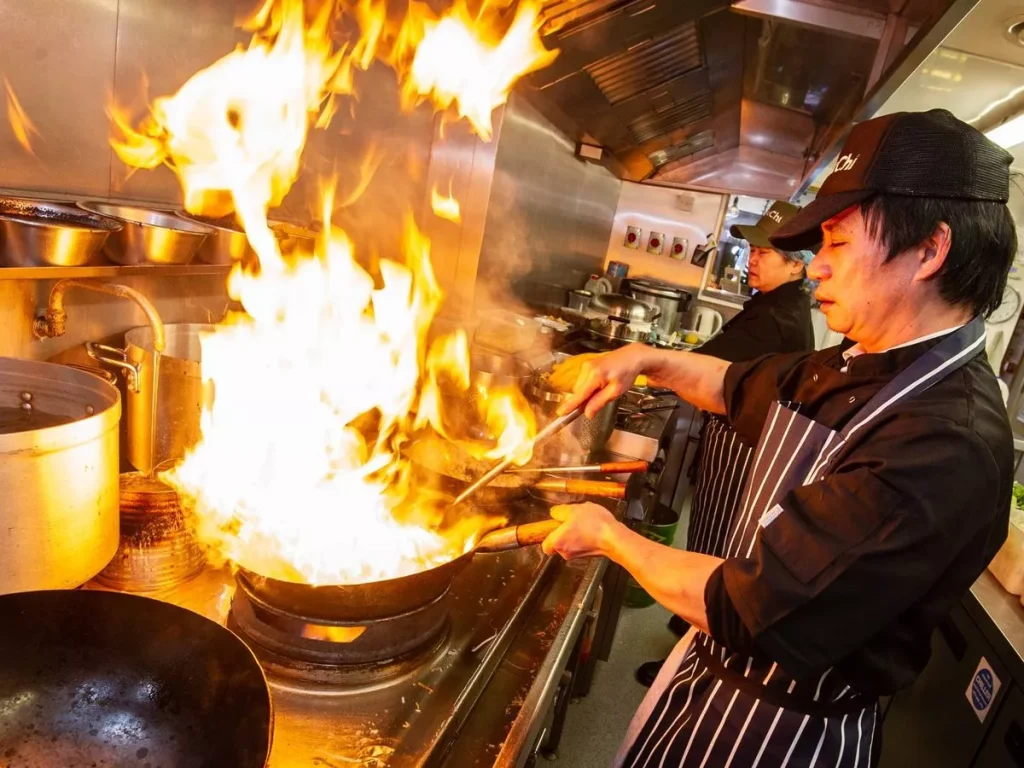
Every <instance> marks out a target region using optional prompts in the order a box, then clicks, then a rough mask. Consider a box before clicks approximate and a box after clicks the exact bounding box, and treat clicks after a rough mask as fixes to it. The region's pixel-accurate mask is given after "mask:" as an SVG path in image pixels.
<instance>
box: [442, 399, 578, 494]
mask: <svg viewBox="0 0 1024 768" xmlns="http://www.w3.org/2000/svg"><path fill="white" fill-rule="evenodd" d="M582 414H583V407H582V406H581V407H579V408H576V409H575V410H572V411H570V412H569V413H567V414H565V415H564V416H559V417H558V418H557V419H555V420H554V421H552V422H551V423H550V424H548V425H547V426H546V427H544V428H543V429H542V430H540V432H538V433H537V435H536V436H535V437H534V438H533V440H532V445H533V446H534V447H536V446H538V445H540V444H541V443H543V442H544V441H545V440H547V439H548V438H549V437H551V436H552V435H554V434H557V433H558V432H559V431H561V429H562V428H563V427H567V426H568V425H569V424H572V423H573V422H574V421H575V420H576V419H578V418H579V417H580V416H581V415H582ZM512 464H513V457H511V456H510V457H508V458H507V459H502V460H501V461H499V462H498V463H497V464H495V465H494V466H493V467H491V468H490V469H489V470H488V471H487V472H485V473H484V474H483V475H482V476H481V477H480V478H479V479H478V480H477V481H476V482H474V483H472V484H470V486H469V487H468V488H466V490H464V491H463V492H462V493H460V494H459V495H458V496H456V497H455V501H453V502H452V506H453V507H454V506H457V505H459V504H461V503H462V502H464V501H465V500H466V499H468V498H470V497H471V496H473V494H475V493H476V492H477V491H479V490H480V489H481V488H483V487H484V486H486V485H488V484H489V483H490V482H491V481H492V480H494V479H495V478H496V477H497V476H498V475H500V474H501V473H502V472H504V471H505V470H506V469H508V468H509V467H511V466H512Z"/></svg>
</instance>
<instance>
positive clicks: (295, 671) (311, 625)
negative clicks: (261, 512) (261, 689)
mask: <svg viewBox="0 0 1024 768" xmlns="http://www.w3.org/2000/svg"><path fill="white" fill-rule="evenodd" d="M235 582H236V585H237V589H236V590H235V594H234V597H233V598H232V601H231V613H230V615H229V617H228V627H229V628H230V629H232V630H234V631H235V632H236V633H238V635H239V636H240V637H242V639H243V640H246V641H247V642H248V644H249V646H250V647H251V648H252V650H253V652H254V653H255V654H256V656H257V658H258V659H259V660H260V662H261V664H263V666H264V669H265V670H267V671H268V672H269V673H271V674H272V675H275V676H277V677H281V678H285V679H290V680H301V681H308V682H316V683H329V684H334V685H345V686H364V685H368V684H371V683H379V682H381V681H385V680H393V679H397V678H400V677H403V676H405V675H406V674H407V673H409V672H411V671H414V670H416V669H418V668H419V667H421V666H422V665H424V664H425V663H426V662H427V661H429V660H430V659H432V658H434V657H435V655H436V654H437V653H438V651H439V650H440V648H441V647H442V646H443V645H444V644H445V643H446V641H447V637H448V633H449V621H448V595H447V591H446V592H445V593H443V594H441V595H440V596H438V597H435V598H434V599H432V600H431V601H430V602H428V603H426V604H424V605H422V606H419V607H417V608H414V609H412V610H409V611H405V612H403V613H398V614H394V615H369V616H367V617H366V618H362V619H358V620H357V619H353V618H352V617H347V616H344V613H345V612H344V611H340V612H339V611H338V610H336V609H337V606H331V605H329V603H326V602H325V604H324V610H322V611H317V614H318V615H315V616H314V615H310V613H309V608H310V606H311V604H315V603H316V602H318V601H317V600H313V599H307V600H305V601H303V602H302V609H301V610H302V611H303V612H296V609H295V603H290V604H289V605H282V604H281V603H282V602H283V601H282V600H280V599H279V598H280V597H281V596H282V595H281V590H277V589H275V588H274V585H279V584H281V582H274V581H273V580H270V579H262V578H261V577H259V576H255V575H253V574H248V573H246V572H245V571H239V572H238V574H236V577H235ZM268 585H269V586H268ZM288 586H289V589H288V590H287V591H286V592H285V594H288V593H294V592H295V590H296V589H301V588H302V587H305V590H302V591H308V595H309V596H314V595H317V590H323V589H328V590H329V589H330V587H328V588H319V587H314V586H311V585H295V584H289V585H288ZM339 615H340V616H343V617H339Z"/></svg>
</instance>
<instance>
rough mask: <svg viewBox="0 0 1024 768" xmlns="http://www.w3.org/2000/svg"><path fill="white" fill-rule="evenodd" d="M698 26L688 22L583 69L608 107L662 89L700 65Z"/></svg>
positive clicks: (701, 63) (701, 61) (701, 58)
mask: <svg viewBox="0 0 1024 768" xmlns="http://www.w3.org/2000/svg"><path fill="white" fill-rule="evenodd" d="M703 63H704V62H703V56H702V54H701V50H700V39H699V38H698V35H697V25H696V23H694V22H687V23H686V24H682V25H681V26H679V27H676V28H675V29H673V30H672V31H671V32H669V33H668V34H666V35H662V36H661V37H656V38H654V39H652V40H648V41H646V42H643V43H640V44H638V45H636V46H634V47H633V48H631V49H630V50H628V51H626V52H625V53H619V54H616V55H615V56H609V57H608V58H606V59H603V60H602V61H599V62H596V63H594V64H591V65H589V66H588V67H586V71H587V74H589V75H590V77H591V79H593V81H594V83H595V84H596V85H597V87H598V88H600V89H601V93H603V94H604V96H605V98H606V99H608V101H609V102H610V103H611V104H620V103H622V102H623V101H627V100H628V99H631V98H633V97H634V96H638V95H639V94H641V93H644V92H646V91H649V90H651V89H652V88H657V87H659V86H661V85H664V84H665V83H667V82H668V81H669V80H674V79H675V78H677V77H680V76H681V75H685V74H686V73H687V72H691V71H692V70H694V69H698V68H699V67H701V66H702V65H703Z"/></svg>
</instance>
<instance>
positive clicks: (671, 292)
mask: <svg viewBox="0 0 1024 768" xmlns="http://www.w3.org/2000/svg"><path fill="white" fill-rule="evenodd" d="M629 287H630V289H631V290H634V291H641V292H643V293H649V294H651V295H652V296H661V297H663V298H666V299H681V298H683V296H686V295H688V294H689V293H690V292H689V291H687V290H686V289H684V288H680V287H679V286H676V285H672V283H663V282H661V281H660V280H652V279H650V278H646V277H639V278H637V279H635V280H630V281H629Z"/></svg>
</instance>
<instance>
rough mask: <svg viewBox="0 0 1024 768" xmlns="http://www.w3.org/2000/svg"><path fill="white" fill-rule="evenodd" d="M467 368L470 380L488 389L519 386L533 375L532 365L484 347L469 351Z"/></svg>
mask: <svg viewBox="0 0 1024 768" xmlns="http://www.w3.org/2000/svg"><path fill="white" fill-rule="evenodd" d="M469 370H470V374H469V376H470V381H471V382H472V383H473V384H474V385H476V386H478V387H483V388H484V389H488V390H490V389H495V388H498V387H506V386H509V385H513V386H516V387H520V386H522V384H523V383H524V382H526V381H528V380H529V378H530V377H531V376H532V375H533V367H532V366H531V365H530V364H529V363H527V362H526V361H524V360H520V359H519V358H518V357H515V356H514V355H503V354H499V353H497V352H490V351H487V350H486V349H475V350H473V351H472V352H471V354H470V357H469Z"/></svg>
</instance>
